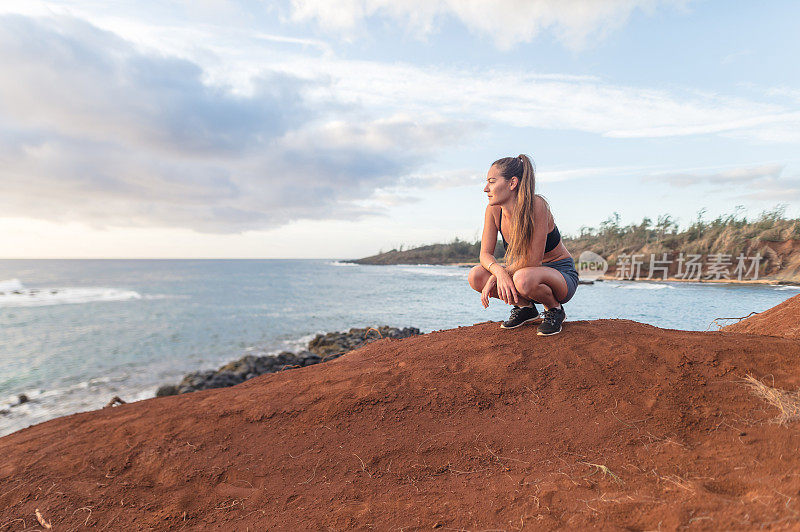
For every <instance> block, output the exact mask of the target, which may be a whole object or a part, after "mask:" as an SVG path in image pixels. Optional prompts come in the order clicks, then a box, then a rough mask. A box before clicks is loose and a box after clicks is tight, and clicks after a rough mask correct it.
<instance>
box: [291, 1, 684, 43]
mask: <svg viewBox="0 0 800 532" xmlns="http://www.w3.org/2000/svg"><path fill="white" fill-rule="evenodd" d="M687 3H688V0H603V1H596V0H529V1H525V2H523V1H520V0H496V1H493V2H486V1H484V0H405V1H397V0H349V1H347V2H329V1H327V0H292V18H293V19H294V20H295V21H308V20H312V21H314V22H316V23H317V24H319V25H320V26H321V27H322V28H324V29H326V30H328V31H332V32H336V33H339V34H340V35H342V36H345V37H346V38H352V36H353V34H354V32H356V31H365V28H364V27H365V26H366V23H367V19H369V18H372V17H376V18H377V17H383V18H388V19H391V20H393V21H395V22H400V23H401V24H402V25H404V26H405V27H406V28H407V29H408V30H409V31H411V32H412V33H415V34H418V35H420V36H426V35H428V34H430V33H432V32H434V31H435V29H436V26H437V24H438V23H439V22H440V21H441V19H443V18H445V17H452V18H455V19H457V20H458V21H460V22H461V23H462V24H463V25H464V26H465V27H466V28H467V29H468V30H470V31H472V32H475V33H478V34H480V35H484V36H487V37H489V38H490V39H492V40H493V41H494V43H495V45H496V46H497V47H498V48H500V49H504V50H505V49H509V48H511V47H513V46H514V45H515V44H518V43H523V42H530V41H532V40H533V39H534V38H536V36H537V35H539V34H540V33H541V32H543V31H551V32H552V33H553V34H554V35H555V36H556V37H557V38H558V39H559V40H560V41H561V42H562V43H563V44H564V45H565V46H566V47H568V48H570V49H574V50H580V49H582V48H584V47H586V46H587V43H588V41H589V39H590V38H594V39H597V40H599V39H602V38H603V37H604V36H606V35H607V34H608V33H610V32H612V31H614V30H616V29H618V28H620V27H622V26H623V25H624V24H625V23H626V22H627V20H628V18H629V17H630V16H631V14H632V13H633V12H634V11H636V10H641V11H644V12H646V13H648V14H649V13H652V12H653V11H655V9H656V8H657V6H659V5H660V4H668V5H673V6H675V7H677V8H683V6H685V5H686V4H687Z"/></svg>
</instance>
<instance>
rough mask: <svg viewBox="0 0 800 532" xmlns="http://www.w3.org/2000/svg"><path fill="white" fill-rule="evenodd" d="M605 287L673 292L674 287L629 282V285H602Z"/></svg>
mask: <svg viewBox="0 0 800 532" xmlns="http://www.w3.org/2000/svg"><path fill="white" fill-rule="evenodd" d="M603 284H604V285H605V286H610V287H611V288H624V289H627V290H663V289H665V288H669V289H670V290H675V287H674V286H671V285H668V284H660V283H641V282H635V281H631V282H630V283H608V282H606V283H603Z"/></svg>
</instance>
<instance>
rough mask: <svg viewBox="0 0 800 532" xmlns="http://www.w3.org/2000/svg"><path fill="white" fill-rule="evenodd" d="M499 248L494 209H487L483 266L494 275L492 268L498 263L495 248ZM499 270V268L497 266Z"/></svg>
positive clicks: (482, 237) (484, 225) (482, 257)
mask: <svg viewBox="0 0 800 532" xmlns="http://www.w3.org/2000/svg"><path fill="white" fill-rule="evenodd" d="M496 246H497V224H495V223H494V216H492V208H491V207H490V206H487V207H486V214H485V216H484V218H483V235H482V236H481V256H480V262H481V266H483V267H484V268H486V270H487V271H488V272H489V273H491V274H492V275H494V273H493V272H492V270H491V268H492V265H493V264H496V263H497V260H496V259H495V258H494V248H495V247H496ZM495 268H497V266H495Z"/></svg>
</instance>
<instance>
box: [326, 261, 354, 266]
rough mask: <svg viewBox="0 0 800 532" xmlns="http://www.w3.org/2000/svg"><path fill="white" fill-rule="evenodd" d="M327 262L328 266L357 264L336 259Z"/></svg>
mask: <svg viewBox="0 0 800 532" xmlns="http://www.w3.org/2000/svg"><path fill="white" fill-rule="evenodd" d="M327 264H328V266H358V264H355V263H353V262H340V261H338V260H334V261H331V262H328V263H327Z"/></svg>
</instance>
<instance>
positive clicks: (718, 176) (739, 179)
mask: <svg viewBox="0 0 800 532" xmlns="http://www.w3.org/2000/svg"><path fill="white" fill-rule="evenodd" d="M784 168H785V165H782V164H765V165H760V166H750V167H740V168H732V169H729V170H723V171H721V172H714V173H704V172H701V173H696V172H686V173H667V174H655V175H650V176H646V177H644V178H643V179H642V181H646V182H654V183H667V184H670V185H672V186H675V187H690V186H695V185H707V184H710V185H717V186H731V185H739V184H747V183H750V184H752V183H754V182H758V186H759V187H761V186H762V185H763V184H764V182H765V181H764V180H769V181H770V182H777V180H778V178H780V175H781V173H783V170H784Z"/></svg>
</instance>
